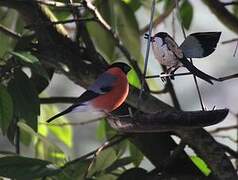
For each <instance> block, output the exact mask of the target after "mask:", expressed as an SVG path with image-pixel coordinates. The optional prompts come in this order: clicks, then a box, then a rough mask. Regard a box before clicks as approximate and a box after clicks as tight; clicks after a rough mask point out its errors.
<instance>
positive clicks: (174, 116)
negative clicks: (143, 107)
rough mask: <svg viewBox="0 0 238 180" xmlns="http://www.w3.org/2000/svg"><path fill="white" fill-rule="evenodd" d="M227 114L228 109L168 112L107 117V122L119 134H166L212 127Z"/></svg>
mask: <svg viewBox="0 0 238 180" xmlns="http://www.w3.org/2000/svg"><path fill="white" fill-rule="evenodd" d="M227 114H228V109H222V110H213V111H191V112H185V111H175V110H170V111H161V112H158V113H153V114H152V113H150V114H148V113H140V114H138V115H136V116H135V117H133V118H117V117H108V121H109V123H110V125H111V126H112V127H113V128H115V129H117V130H119V131H120V132H127V133H132V132H137V133H138V132H143V133H144V132H168V131H175V130H176V129H184V130H186V129H192V128H201V127H205V126H210V125H214V124H217V123H219V122H221V121H223V120H224V118H225V117H226V116H227Z"/></svg>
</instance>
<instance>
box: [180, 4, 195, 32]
mask: <svg viewBox="0 0 238 180" xmlns="http://www.w3.org/2000/svg"><path fill="white" fill-rule="evenodd" d="M179 13H180V17H181V21H182V24H183V26H184V27H185V29H187V30H188V29H189V28H190V25H191V23H192V19H193V6H192V4H191V3H190V2H189V1H188V0H184V1H183V3H182V5H181V7H180V9H179Z"/></svg>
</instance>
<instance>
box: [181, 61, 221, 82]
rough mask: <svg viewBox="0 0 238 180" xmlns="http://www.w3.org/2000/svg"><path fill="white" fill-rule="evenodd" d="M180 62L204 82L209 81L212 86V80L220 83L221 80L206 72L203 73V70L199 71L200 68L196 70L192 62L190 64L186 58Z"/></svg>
mask: <svg viewBox="0 0 238 180" xmlns="http://www.w3.org/2000/svg"><path fill="white" fill-rule="evenodd" d="M180 61H181V62H182V63H183V65H184V66H185V67H186V68H187V69H188V70H189V71H190V72H191V73H192V74H194V75H195V76H197V77H199V78H201V79H203V80H204V81H207V82H208V83H210V84H213V82H212V80H214V81H219V79H217V78H215V77H212V76H210V75H208V74H206V73H204V72H202V71H201V70H199V69H198V68H196V67H195V66H194V65H193V64H192V63H191V62H189V60H188V59H187V58H186V57H184V58H183V59H180Z"/></svg>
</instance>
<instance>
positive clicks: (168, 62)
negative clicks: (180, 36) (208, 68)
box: [145, 32, 221, 84]
mask: <svg viewBox="0 0 238 180" xmlns="http://www.w3.org/2000/svg"><path fill="white" fill-rule="evenodd" d="M220 36H221V32H198V33H193V34H190V35H189V36H188V37H187V38H186V39H185V40H184V41H183V43H182V44H181V45H180V46H178V44H177V43H176V42H175V40H174V39H173V38H172V37H171V36H170V35H169V34H168V33H166V32H158V33H156V34H155V35H154V36H152V37H151V38H150V40H151V43H152V49H153V52H154V55H155V58H156V59H157V60H158V62H159V63H160V64H162V65H164V66H166V69H167V70H166V72H165V73H167V74H174V72H175V71H176V70H177V69H178V68H180V67H183V66H184V67H186V68H187V69H188V70H189V71H190V72H191V73H192V74H194V75H195V76H197V77H199V78H201V79H203V80H205V81H207V82H208V83H210V84H213V82H212V80H214V81H219V79H217V78H215V77H212V76H210V75H208V74H206V73H204V72H202V71H201V70H199V69H198V68H196V67H195V66H194V65H193V64H192V63H191V62H190V61H189V60H188V59H187V58H203V57H206V56H209V55H210V54H212V53H213V52H214V51H215V49H216V46H217V43H218V41H219V39H220ZM145 38H146V39H148V38H149V36H148V34H145ZM172 78H173V76H172Z"/></svg>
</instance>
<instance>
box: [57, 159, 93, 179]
mask: <svg viewBox="0 0 238 180" xmlns="http://www.w3.org/2000/svg"><path fill="white" fill-rule="evenodd" d="M90 162H91V159H87V160H81V161H77V162H74V163H72V162H71V161H69V162H67V163H66V164H65V165H64V167H63V173H61V174H58V175H57V176H56V179H57V180H72V179H77V180H85V173H86V171H87V169H88V167H89V164H90Z"/></svg>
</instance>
